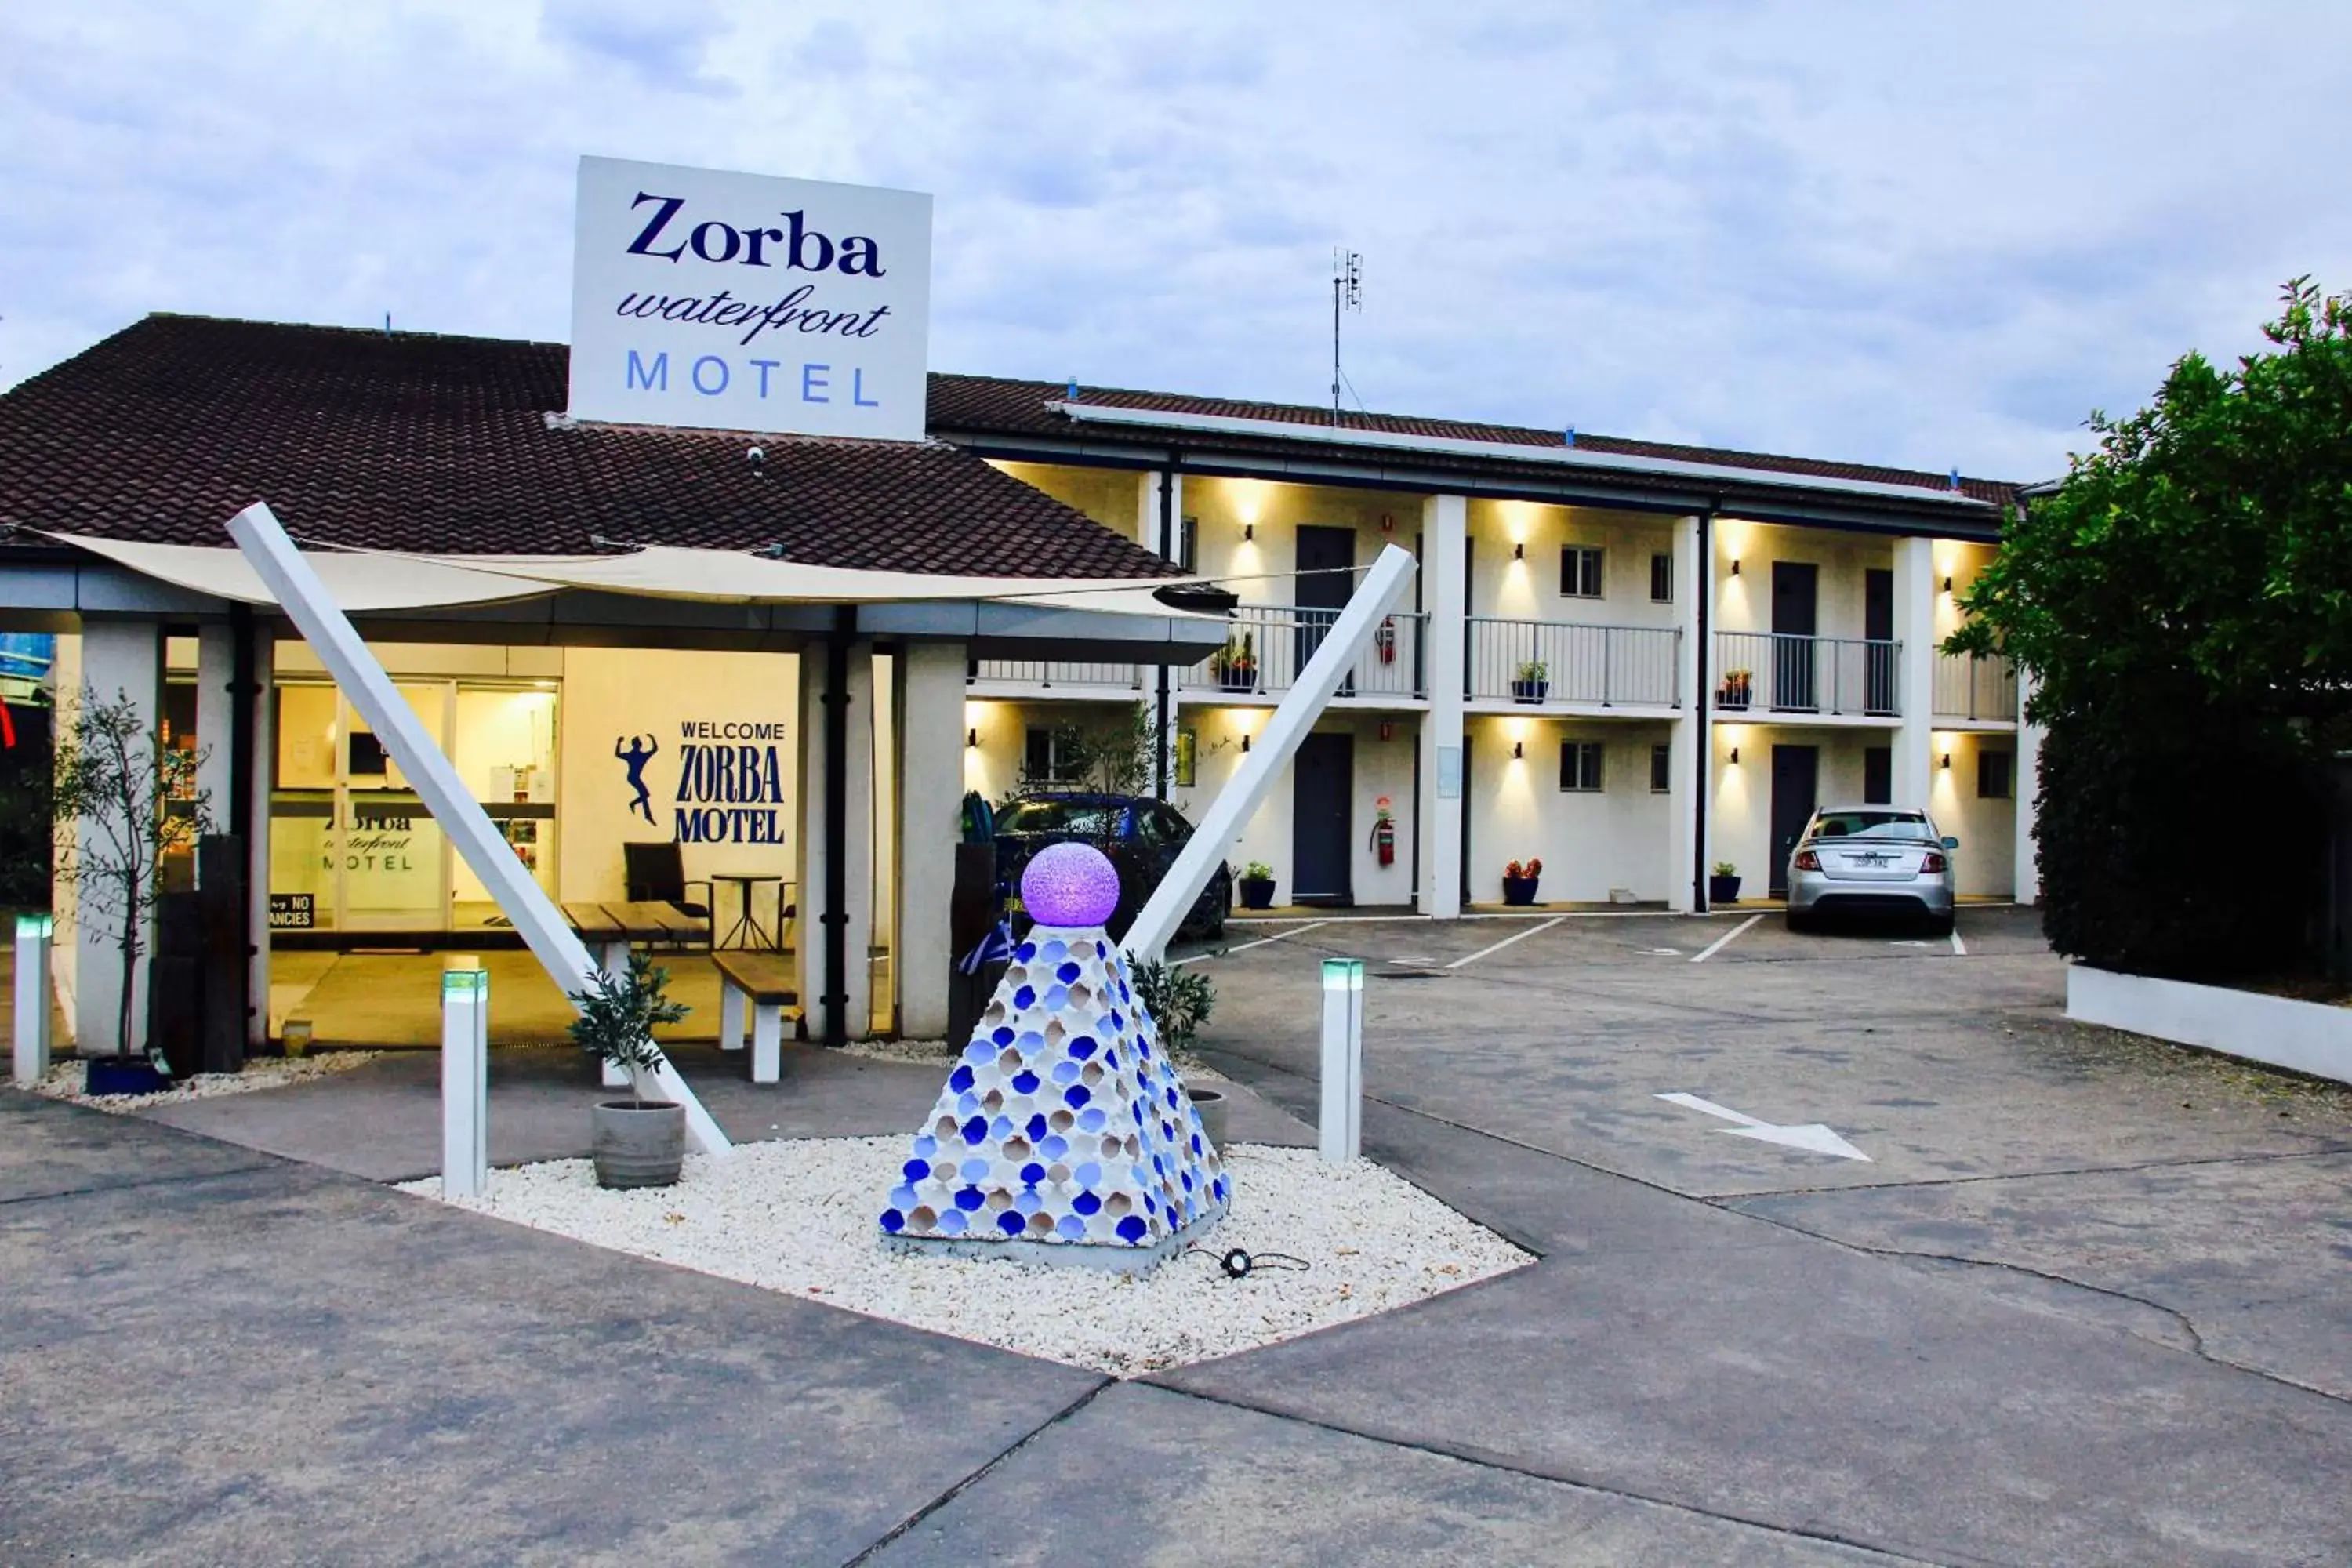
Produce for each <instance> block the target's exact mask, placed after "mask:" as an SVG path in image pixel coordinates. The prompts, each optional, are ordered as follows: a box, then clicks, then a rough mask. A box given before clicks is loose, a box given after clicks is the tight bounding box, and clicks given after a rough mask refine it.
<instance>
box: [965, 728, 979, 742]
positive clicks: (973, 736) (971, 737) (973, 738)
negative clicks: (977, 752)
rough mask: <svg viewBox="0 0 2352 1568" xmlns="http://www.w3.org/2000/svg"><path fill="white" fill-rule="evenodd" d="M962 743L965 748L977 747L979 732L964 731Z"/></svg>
mask: <svg viewBox="0 0 2352 1568" xmlns="http://www.w3.org/2000/svg"><path fill="white" fill-rule="evenodd" d="M963 743H964V744H965V745H966V746H977V745H979V744H980V731H978V730H966V731H964V732H963Z"/></svg>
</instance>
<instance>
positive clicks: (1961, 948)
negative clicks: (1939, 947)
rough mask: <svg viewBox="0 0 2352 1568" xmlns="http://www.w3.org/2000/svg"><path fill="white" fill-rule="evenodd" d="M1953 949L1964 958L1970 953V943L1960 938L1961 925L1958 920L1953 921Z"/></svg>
mask: <svg viewBox="0 0 2352 1568" xmlns="http://www.w3.org/2000/svg"><path fill="white" fill-rule="evenodd" d="M1952 951H1953V952H1957V953H1958V954H1959V955H1960V956H1961V957H1962V958H1966V957H1967V956H1968V955H1969V944H1968V943H1967V942H1962V941H1961V940H1960V927H1959V922H1958V921H1954V922H1953V923H1952Z"/></svg>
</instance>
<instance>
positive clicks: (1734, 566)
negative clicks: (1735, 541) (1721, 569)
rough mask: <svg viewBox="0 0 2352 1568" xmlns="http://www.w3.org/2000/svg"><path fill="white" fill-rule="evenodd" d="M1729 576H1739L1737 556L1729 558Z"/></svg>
mask: <svg viewBox="0 0 2352 1568" xmlns="http://www.w3.org/2000/svg"><path fill="white" fill-rule="evenodd" d="M1731 574H1732V575H1733V576H1735V577H1737V576H1738V575H1739V557H1738V556H1737V555H1735V556H1733V557H1732V558H1731Z"/></svg>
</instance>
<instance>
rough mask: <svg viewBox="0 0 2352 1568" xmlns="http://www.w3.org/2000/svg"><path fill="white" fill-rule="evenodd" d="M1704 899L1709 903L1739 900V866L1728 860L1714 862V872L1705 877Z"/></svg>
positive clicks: (1734, 902)
mask: <svg viewBox="0 0 2352 1568" xmlns="http://www.w3.org/2000/svg"><path fill="white" fill-rule="evenodd" d="M1706 901H1707V902H1708V903H1710V904H1736V903H1738V901H1739V868H1738V867H1737V866H1735V865H1733V864H1732V863H1731V862H1730V861H1728V860H1717V862H1716V863H1715V874H1714V875H1713V876H1711V877H1709V878H1708V879H1706Z"/></svg>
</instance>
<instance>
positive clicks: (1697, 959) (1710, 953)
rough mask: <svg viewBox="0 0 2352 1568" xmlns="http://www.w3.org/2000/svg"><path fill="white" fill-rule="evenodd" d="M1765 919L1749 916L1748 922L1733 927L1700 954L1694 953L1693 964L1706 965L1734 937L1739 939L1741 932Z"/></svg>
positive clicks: (1759, 916) (1709, 943)
mask: <svg viewBox="0 0 2352 1568" xmlns="http://www.w3.org/2000/svg"><path fill="white" fill-rule="evenodd" d="M1763 918H1764V917H1763V916H1762V915H1749V916H1748V918H1747V919H1746V920H1744V921H1740V922H1739V923H1738V925H1736V926H1733V927H1732V928H1731V929H1730V930H1729V931H1725V932H1724V933H1723V934H1722V935H1721V936H1719V937H1717V938H1716V939H1715V940H1714V941H1713V942H1708V943H1707V944H1706V946H1705V947H1703V948H1701V949H1700V950H1699V951H1698V952H1695V953H1693V954H1692V955H1691V962H1692V963H1706V961H1707V960H1708V959H1710V958H1713V957H1714V956H1715V955H1716V954H1717V953H1718V952H1722V951H1723V950H1724V948H1726V947H1727V946H1728V945H1729V944H1730V942H1731V940H1732V939H1733V938H1734V937H1737V936H1738V934H1739V933H1740V932H1741V931H1746V930H1747V929H1748V927H1749V926H1752V925H1754V924H1755V923H1756V922H1757V921H1760V920H1762V919H1763Z"/></svg>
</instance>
